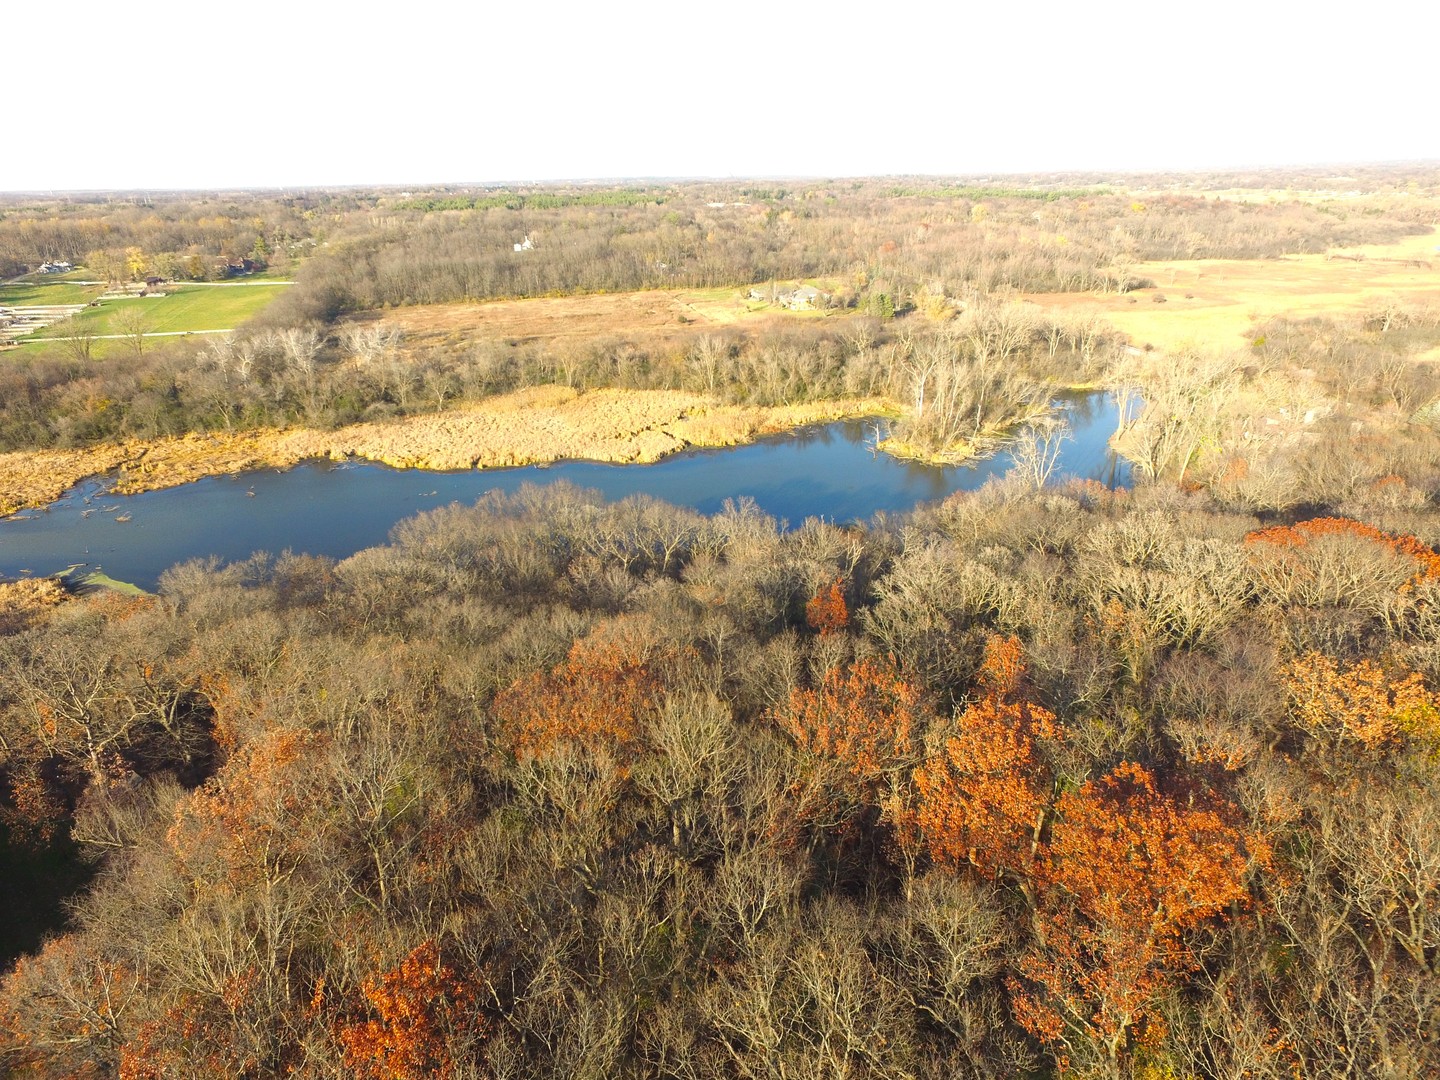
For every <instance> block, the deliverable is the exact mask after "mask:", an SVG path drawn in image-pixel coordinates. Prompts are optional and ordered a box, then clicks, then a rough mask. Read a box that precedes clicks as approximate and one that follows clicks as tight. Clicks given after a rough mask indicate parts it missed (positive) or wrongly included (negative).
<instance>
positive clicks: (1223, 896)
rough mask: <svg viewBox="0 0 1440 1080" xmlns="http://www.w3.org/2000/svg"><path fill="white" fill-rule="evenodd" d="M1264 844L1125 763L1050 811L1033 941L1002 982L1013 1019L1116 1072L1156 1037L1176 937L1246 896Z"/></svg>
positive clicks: (1223, 815) (1184, 951)
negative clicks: (1007, 986)
mask: <svg viewBox="0 0 1440 1080" xmlns="http://www.w3.org/2000/svg"><path fill="white" fill-rule="evenodd" d="M1269 859H1270V849H1269V847H1268V846H1267V845H1266V844H1265V842H1264V841H1263V840H1262V839H1261V838H1259V837H1257V836H1255V835H1253V834H1250V833H1247V832H1245V831H1244V830H1243V829H1242V828H1241V827H1240V825H1239V824H1238V814H1237V813H1236V812H1235V810H1234V808H1232V807H1230V806H1228V805H1226V804H1224V803H1221V802H1218V801H1211V800H1207V799H1205V798H1201V797H1191V798H1187V799H1185V800H1181V799H1179V798H1174V797H1171V796H1169V795H1166V794H1164V793H1162V792H1161V791H1159V790H1158V789H1157V786H1156V783H1155V778H1154V777H1153V776H1152V775H1151V773H1150V772H1149V771H1148V770H1147V769H1145V768H1144V767H1143V766H1140V765H1136V764H1130V763H1125V764H1122V765H1119V766H1117V767H1116V768H1115V769H1114V770H1113V771H1112V772H1110V773H1109V774H1108V775H1106V776H1104V777H1102V778H1101V779H1099V780H1095V781H1091V782H1089V783H1086V784H1084V785H1082V786H1081V787H1080V789H1079V790H1078V791H1073V792H1067V793H1066V794H1064V795H1062V796H1061V797H1060V798H1059V799H1058V800H1057V803H1056V820H1055V823H1054V825H1053V827H1052V829H1051V833H1050V837H1049V843H1048V845H1047V847H1046V850H1045V852H1044V856H1043V858H1042V859H1040V860H1039V861H1038V862H1037V864H1036V872H1037V877H1038V879H1039V880H1038V886H1039V907H1038V910H1037V911H1036V938H1035V941H1034V943H1033V945H1032V947H1031V949H1030V951H1029V952H1028V953H1027V954H1026V955H1025V956H1024V957H1023V958H1022V961H1021V964H1020V972H1021V974H1022V976H1023V981H1022V980H1019V979H1017V980H1014V981H1013V982H1012V1002H1013V1005H1014V1009H1015V1015H1016V1017H1017V1019H1019V1021H1020V1022H1021V1023H1022V1024H1023V1025H1024V1026H1025V1027H1026V1028H1027V1029H1028V1030H1030V1031H1031V1032H1032V1033H1033V1034H1034V1035H1036V1036H1037V1037H1038V1038H1040V1039H1041V1040H1042V1041H1045V1042H1047V1043H1050V1044H1052V1045H1055V1046H1058V1047H1060V1048H1062V1057H1065V1056H1068V1055H1069V1054H1073V1053H1077V1052H1079V1053H1084V1054H1086V1056H1090V1057H1094V1056H1095V1051H1096V1050H1097V1049H1098V1051H1099V1055H1098V1057H1099V1062H1098V1063H1101V1064H1105V1065H1108V1066H1110V1067H1111V1069H1112V1071H1114V1070H1115V1069H1116V1068H1118V1062H1119V1061H1120V1060H1121V1059H1122V1056H1123V1055H1124V1053H1125V1052H1126V1050H1127V1049H1128V1048H1129V1047H1130V1046H1131V1045H1132V1043H1141V1044H1143V1043H1145V1042H1147V1041H1149V1040H1151V1039H1153V1038H1156V1037H1158V1036H1159V1035H1160V1034H1161V1033H1162V1031H1163V1028H1162V1026H1161V1023H1160V1020H1159V1018H1158V1015H1157V1012H1156V1006H1157V1004H1158V1002H1159V999H1160V996H1161V995H1162V993H1163V992H1164V991H1165V990H1166V989H1168V988H1169V987H1171V986H1172V985H1174V983H1175V982H1176V980H1177V979H1179V978H1181V977H1183V976H1184V975H1185V974H1186V973H1188V972H1190V971H1192V970H1194V968H1195V966H1196V964H1197V960H1196V958H1195V955H1194V952H1193V950H1192V949H1191V948H1190V947H1189V945H1188V943H1187V941H1186V938H1185V935H1186V933H1187V932H1188V931H1193V930H1195V929H1196V928H1198V927H1200V926H1201V925H1202V924H1204V923H1206V922H1208V921H1210V920H1212V919H1214V918H1215V917H1216V916H1217V915H1219V914H1221V913H1222V912H1223V911H1225V909H1226V908H1228V907H1229V906H1230V905H1232V904H1240V903H1243V902H1245V901H1246V900H1247V898H1248V896H1249V893H1248V890H1247V887H1246V880H1245V879H1246V876H1247V873H1248V872H1249V870H1250V869H1251V867H1252V866H1255V865H1257V864H1260V865H1264V864H1268V862H1269Z"/></svg>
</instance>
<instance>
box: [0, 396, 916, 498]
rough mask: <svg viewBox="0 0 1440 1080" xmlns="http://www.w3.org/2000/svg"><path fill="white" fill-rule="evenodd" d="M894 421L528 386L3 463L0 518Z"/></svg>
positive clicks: (839, 409)
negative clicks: (253, 475)
mask: <svg viewBox="0 0 1440 1080" xmlns="http://www.w3.org/2000/svg"><path fill="white" fill-rule="evenodd" d="M896 412H898V409H897V407H896V405H895V403H894V402H891V401H887V400H884V399H878V398H855V399H842V400H838V401H836V400H832V401H820V402H812V403H808V404H804V405H790V406H777V407H760V406H744V405H723V404H719V403H717V402H715V401H714V400H713V399H709V398H705V397H701V396H699V395H695V394H689V393H683V392H679V391H668V390H593V391H589V392H586V393H580V392H578V391H575V390H573V389H570V388H567V387H557V386H544V387H533V388H530V389H527V390H521V391H517V392H515V393H512V394H506V395H502V396H500V397H496V398H490V399H487V400H486V401H483V402H478V403H476V404H473V405H467V406H462V407H460V408H457V409H452V410H448V411H446V412H441V413H432V414H426V415H423V416H416V417H410V418H407V419H404V420H399V421H393V420H392V421H370V422H362V423H358V424H351V425H347V426H345V427H342V428H336V429H335V430H333V431H319V430H314V429H307V428H298V429H278V428H270V429H260V430H252V431H244V432H212V433H208V434H188V435H182V436H167V437H165V438H161V439H156V440H148V441H141V440H135V441H131V442H127V443H123V444H118V445H117V444H107V445H103V446H97V447H89V448H86V449H83V450H20V451H13V452H11V453H7V454H0V517H3V516H9V515H11V514H15V513H18V512H20V511H22V510H28V509H36V508H40V507H44V506H46V505H48V504H50V503H52V502H55V501H56V500H57V499H59V498H60V497H61V496H62V495H63V494H64V493H65V492H66V491H68V490H70V489H71V488H73V487H75V486H76V485H77V484H79V483H80V482H82V481H84V480H87V479H91V478H94V477H97V476H103V475H106V474H109V473H116V474H117V475H116V478H115V481H114V483H113V484H112V485H111V486H110V488H109V490H110V491H111V492H112V493H114V494H117V495H134V494H139V493H140V492H144V491H155V490H159V489H162V488H169V487H178V486H180V485H182V484H186V483H189V482H191V481H193V480H199V479H202V478H204V477H207V476H224V475H230V474H234V473H240V472H245V471H249V470H252V469H262V468H291V467H293V466H295V465H297V464H299V463H300V462H302V461H305V460H310V459H316V458H325V459H329V460H332V461H346V460H358V461H369V462H374V463H376V464H382V465H389V466H391V467H392V468H402V469H427V470H432V471H464V470H470V469H487V468H511V467H517V466H524V465H545V464H553V463H554V462H557V461H563V460H589V461H599V462H606V463H611V464H649V463H653V462H656V461H659V460H660V459H661V458H664V457H668V456H670V455H671V454H675V453H678V452H680V451H682V450H686V449H691V448H721V447H727V446H740V445H743V444H747V443H751V442H754V441H755V440H757V439H761V438H764V437H766V436H769V435H776V434H781V433H783V432H786V431H792V430H796V429H798V428H802V427H805V426H807V425H810V424H817V423H826V422H830V421H835V420H844V419H852V418H855V417H861V416H875V415H894V414H895V413H896Z"/></svg>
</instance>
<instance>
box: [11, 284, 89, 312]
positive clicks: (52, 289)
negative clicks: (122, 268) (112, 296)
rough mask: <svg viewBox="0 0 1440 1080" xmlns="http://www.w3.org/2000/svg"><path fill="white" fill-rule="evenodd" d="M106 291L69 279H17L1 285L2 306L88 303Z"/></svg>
mask: <svg viewBox="0 0 1440 1080" xmlns="http://www.w3.org/2000/svg"><path fill="white" fill-rule="evenodd" d="M104 291H105V288H104V286H101V285H75V284H72V283H71V282H68V281H15V282H11V283H9V284H6V285H0V307H43V306H45V305H47V304H88V303H89V302H90V301H91V300H93V299H95V297H97V296H99V295H100V294H101V293H102V292H104Z"/></svg>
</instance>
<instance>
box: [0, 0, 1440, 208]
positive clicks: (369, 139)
mask: <svg viewBox="0 0 1440 1080" xmlns="http://www.w3.org/2000/svg"><path fill="white" fill-rule="evenodd" d="M976 7H977V10H971V11H964V10H962V5H961V4H957V3H953V2H951V3H942V4H933V5H932V4H917V3H883V2H877V0H870V2H868V3H865V4H857V5H851V4H845V3H835V2H817V3H814V4H811V5H806V4H799V3H795V2H794V0H788V2H786V3H773V4H765V3H735V2H729V3H710V4H705V5H693V4H686V3H684V2H683V0H668V2H664V3H661V2H650V0H614V2H611V3H604V2H594V0H589V2H584V3H572V2H569V0H557V2H552V3H550V4H547V5H541V4H525V5H521V4H513V3H512V4H505V5H501V4H494V3H486V2H483V0H482V2H481V3H471V4H466V5H451V4H436V3H428V2H424V0H416V2H411V3H397V2H394V0H392V2H390V3H386V4H383V5H378V4H366V3H349V4H343V5H342V4H338V3H324V4H318V3H312V2H310V0H292V2H290V3H273V2H252V3H248V4H213V3H208V2H205V0H189V2H186V3H173V2H169V0H146V2H142V3H121V2H115V0H106V2H104V3H98V2H94V0H71V2H68V3H64V4H61V3H45V4H40V3H19V2H14V0H12V2H11V3H7V4H5V5H4V8H3V9H0V72H3V84H4V87H5V89H4V93H3V103H0V118H3V119H0V190H8V191H15V190H35V189H39V190H50V189H72V190H73V189H95V188H197V187H204V188H212V187H255V186H294V185H339V184H381V183H384V184H401V185H420V184H424V183H441V182H454V183H459V182H465V181H483V180H527V179H559V178H586V177H622V176H623V177H639V176H722V177H723V176H857V175H879V174H895V173H931V174H936V173H950V174H955V173H958V174H975V173H989V172H995V173H1003V172H1023V171H1040V170H1044V171H1052V170H1104V171H1132V170H1146V169H1172V168H1196V169H1198V168H1220V167H1236V166H1252V165H1283V164H1310V163H1340V162H1368V161H1381V160H1391V161H1393V160H1419V159H1435V158H1440V134H1437V132H1440V125H1437V123H1436V120H1435V105H1436V102H1437V101H1440V65H1437V63H1436V44H1437V40H1440V34H1437V31H1440V15H1437V11H1440V6H1437V5H1435V4H1433V3H1431V2H1428V0H1366V2H1365V3H1363V4H1348V5H1345V6H1343V7H1339V6H1335V7H1332V6H1331V5H1327V4H1323V3H1320V4H1316V3H1300V2H1299V0H1284V2H1277V0H1249V2H1236V0H1217V2H1208V0H1201V2H1198V3H1191V4H1180V3H1173V2H1166V0H1159V2H1153V3H1129V4H1122V3H1104V4H1094V3H1083V2H1080V0H1065V2H1056V0H1040V2H1032V3H1011V4H1003V5H1002V4H1000V3H994V2H991V3H986V4H984V5H983V6H981V5H977V6H976Z"/></svg>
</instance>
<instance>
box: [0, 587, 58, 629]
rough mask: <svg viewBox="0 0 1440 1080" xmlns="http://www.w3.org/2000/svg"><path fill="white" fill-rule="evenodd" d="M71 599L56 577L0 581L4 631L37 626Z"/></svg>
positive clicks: (0, 612)
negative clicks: (37, 623) (39, 621)
mask: <svg viewBox="0 0 1440 1080" xmlns="http://www.w3.org/2000/svg"><path fill="white" fill-rule="evenodd" d="M69 598H70V594H69V593H67V592H66V591H65V590H64V589H62V588H61V587H60V583H59V582H58V581H56V580H55V579H54V578H21V579H20V580H19V581H0V634H13V633H16V632H17V631H20V630H24V629H25V628H26V627H29V626H33V625H34V624H35V623H36V622H37V621H38V620H40V619H42V618H44V617H45V616H46V615H48V614H49V613H50V612H51V611H53V610H54V609H55V608H56V607H58V606H59V605H60V604H62V603H63V602H64V601H66V600H68V599H69Z"/></svg>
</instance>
